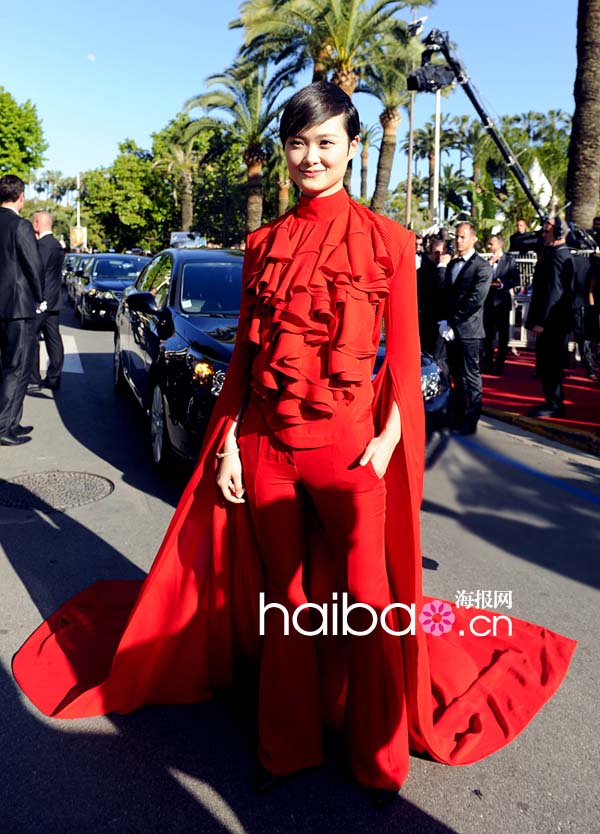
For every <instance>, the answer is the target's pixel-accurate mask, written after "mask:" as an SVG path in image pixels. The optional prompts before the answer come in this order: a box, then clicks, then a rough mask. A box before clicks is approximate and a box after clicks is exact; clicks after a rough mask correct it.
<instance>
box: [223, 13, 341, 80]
mask: <svg viewBox="0 0 600 834" xmlns="http://www.w3.org/2000/svg"><path fill="white" fill-rule="evenodd" d="M325 9H326V3H325V2H319V0H245V2H243V3H242V5H241V7H240V17H239V18H237V19H236V20H232V21H231V22H230V23H229V28H230V29H244V46H243V47H242V48H241V49H240V52H239V57H240V59H241V60H244V61H250V62H259V63H267V62H269V61H272V62H273V63H274V64H276V65H279V64H281V63H282V62H286V63H284V68H283V70H281V69H280V70H279V71H278V75H280V76H285V77H286V78H293V77H295V76H296V75H298V74H299V73H300V72H302V71H303V70H306V69H309V68H310V67H312V70H313V77H312V80H313V81H322V80H325V79H326V78H327V69H326V68H325V65H324V63H323V57H324V55H325V54H327V52H328V50H329V49H330V46H329V44H328V43H327V42H326V39H325V34H324V29H323V27H322V26H321V25H320V24H321V20H322V17H323V14H324V12H325Z"/></svg>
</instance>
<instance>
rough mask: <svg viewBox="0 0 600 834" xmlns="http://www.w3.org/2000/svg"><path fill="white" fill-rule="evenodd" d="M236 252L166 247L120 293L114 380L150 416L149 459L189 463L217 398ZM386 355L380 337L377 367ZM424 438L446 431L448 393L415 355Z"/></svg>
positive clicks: (231, 320) (233, 317)
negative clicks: (423, 415)
mask: <svg viewBox="0 0 600 834" xmlns="http://www.w3.org/2000/svg"><path fill="white" fill-rule="evenodd" d="M242 261H243V253H242V252H238V251H235V250H222V249H201V248H199V249H168V250H166V251H164V252H161V253H160V254H158V255H157V256H156V257H155V258H153V260H152V261H151V262H150V263H149V264H148V266H147V267H146V268H145V269H144V271H143V272H142V273H141V274H140V276H139V278H138V279H137V281H136V282H135V284H134V285H133V286H131V287H129V288H128V289H126V290H125V293H124V295H123V299H122V301H121V303H120V305H119V309H118V312H117V318H116V328H115V352H114V377H113V381H114V384H115V387H116V388H117V389H125V388H126V387H127V385H128V386H129V387H130V388H131V390H132V391H133V393H134V394H135V396H136V398H137V400H138V401H139V403H140V404H141V405H142V407H143V408H144V410H145V411H146V413H147V414H148V415H149V433H150V440H151V449H152V456H153V459H154V461H155V463H157V464H158V465H162V464H165V463H167V462H168V461H169V460H170V459H172V458H173V457H174V456H178V457H179V456H181V457H184V458H187V459H189V460H192V461H194V460H195V459H196V458H197V456H198V451H199V449H200V445H201V443H202V437H203V435H204V432H205V429H206V426H207V423H208V420H209V418H210V415H211V413H212V409H213V406H214V403H215V399H216V397H217V396H218V394H219V392H220V390H221V387H222V385H223V380H224V379H225V373H226V371H227V366H228V364H229V359H230V357H231V353H232V351H233V346H234V343H235V336H236V331H237V317H238V314H239V304H240V296H241V276H242ZM384 354H385V340H384V339H382V343H381V347H380V349H379V353H378V357H377V363H376V366H375V367H376V369H377V368H378V367H379V365H380V364H381V361H382V359H383V356H384ZM421 389H422V393H423V400H424V407H425V413H426V420H427V428H428V433H429V434H431V433H432V432H433V431H436V430H441V429H443V428H444V427H445V426H446V425H447V421H448V410H449V402H450V388H449V385H448V379H447V376H446V373H445V372H444V369H443V366H442V365H441V364H439V363H438V362H436V361H435V360H433V359H432V358H431V357H429V356H427V355H426V354H422V356H421Z"/></svg>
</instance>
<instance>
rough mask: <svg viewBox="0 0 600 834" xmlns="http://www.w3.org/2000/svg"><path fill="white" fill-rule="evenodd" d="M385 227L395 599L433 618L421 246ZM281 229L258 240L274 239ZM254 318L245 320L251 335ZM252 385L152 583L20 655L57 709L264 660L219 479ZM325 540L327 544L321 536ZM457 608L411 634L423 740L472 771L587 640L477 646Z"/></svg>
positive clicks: (531, 633)
mask: <svg viewBox="0 0 600 834" xmlns="http://www.w3.org/2000/svg"><path fill="white" fill-rule="evenodd" d="M353 205H354V204H353ZM355 210H356V211H358V210H359V209H358V208H356V209H355ZM360 211H361V212H365V211H366V210H364V209H360ZM370 217H371V222H372V223H374V224H375V226H377V228H378V230H379V232H380V233H381V235H382V238H383V240H384V241H385V242H386V248H387V251H388V252H390V253H395V254H390V258H391V259H392V260H393V261H394V262H395V264H396V270H395V276H396V278H397V281H398V286H399V287H401V293H400V292H397V294H396V303H395V304H394V305H393V307H390V309H388V310H387V314H386V323H387V324H386V326H387V329H388V335H389V331H390V329H391V326H393V328H394V331H395V333H397V334H402V338H401V339H397V340H396V341H395V342H393V343H391V342H390V340H389V339H388V351H387V356H386V360H385V362H384V364H383V366H382V368H381V370H380V372H379V374H378V377H377V379H376V382H375V400H374V413H375V421H376V423H375V424H376V426H377V425H379V426H381V424H382V423H383V422H385V419H386V417H387V414H388V412H389V407H390V403H391V400H392V398H393V399H394V400H395V401H396V402H397V403H398V405H399V408H400V413H401V420H402V439H401V441H400V443H399V444H398V446H397V448H396V450H395V452H394V455H393V457H392V459H391V461H390V464H389V467H388V471H387V473H386V476H385V479H386V487H387V508H388V512H387V521H386V551H387V563H388V573H389V579H390V585H391V588H392V592H393V596H394V599H395V600H397V601H399V602H402V603H404V604H409V603H413V602H414V603H415V606H416V611H417V614H418V613H419V612H420V611H421V609H422V607H423V604H424V603H426V602H427V598H423V596H422V587H421V575H422V570H421V548H420V541H419V510H420V505H421V498H422V483H423V458H424V455H423V448H424V426H423V424H424V420H423V402H422V396H421V391H420V375H419V367H420V362H419V354H418V330H417V316H416V297H415V285H416V282H415V280H414V259H413V257H412V252H413V251H414V243H413V236H412V235H410V234H409V233H407V232H406V231H405V230H403V229H402V228H401V227H399V226H397V225H396V224H393V223H391V221H387V220H385V219H384V218H376V219H373V216H372V215H370ZM268 229H269V227H265V228H264V229H261V230H259V232H257V233H255V234H256V240H257V241H258V242H259V243H260V241H261V240H263V237H264V235H265V234H267V233H268ZM250 260H251V258H250ZM249 271H251V270H250V267H248V268H246V266H245V273H246V275H247V274H248V272H249ZM247 324H248V323H247V322H246V321H245V320H244V316H243V314H242V316H241V317H240V329H239V332H242V331H243V328H244V327H246V326H247ZM246 386H247V362H246V360H245V358H244V357H243V356H242V355H241V351H236V353H234V357H233V359H232V362H231V365H230V367H229V370H228V374H227V379H226V383H225V385H224V387H223V391H222V393H221V395H220V396H219V399H218V401H217V405H216V408H215V412H214V414H213V418H212V420H211V423H210V426H209V429H208V431H207V436H206V439H205V443H204V446H203V450H202V453H201V457H200V460H199V462H198V465H197V467H196V470H195V472H194V474H193V476H192V479H191V481H190V482H189V484H188V485H187V487H186V489H185V492H184V493H183V496H182V498H181V500H180V502H179V505H178V507H177V509H176V512H175V514H174V516H173V519H172V521H171V524H170V526H169V528H168V530H167V533H166V535H165V538H164V540H163V542H162V545H161V547H160V550H159V552H158V555H157V557H156V559H155V561H154V563H153V565H152V568H151V570H150V573H149V575H148V577H147V579H146V580H145V581H144V582H131V581H127V582H125V581H115V582H97V583H96V584H94V585H92V586H91V587H89V588H88V589H86V590H85V591H83V592H81V593H80V594H78V595H77V596H75V597H74V598H73V599H71V600H70V601H69V602H67V603H65V604H64V605H63V606H62V607H61V608H60V609H59V610H58V611H57V612H56V613H55V614H53V615H52V616H51V617H49V619H48V620H46V621H45V622H44V623H42V625H41V626H40V627H39V628H38V629H37V630H36V631H35V632H34V633H33V634H32V635H31V637H29V639H28V640H27V641H26V642H25V644H24V645H23V646H22V647H21V649H20V650H19V651H18V652H17V654H16V655H15V658H14V661H13V673H14V676H15V678H16V680H17V682H18V684H19V686H20V687H21V688H22V690H23V691H24V692H25V694H26V695H27V696H28V697H29V698H30V700H31V701H32V702H33V703H34V704H35V705H36V706H37V707H38V708H39V709H40V710H41V711H42V712H43V713H44V714H46V715H49V716H54V717H56V718H80V717H85V716H91V715H99V714H105V713H110V712H118V713H127V712H131V711H132V710H135V709H137V708H138V707H141V706H143V705H146V704H176V703H178V704H181V703H193V702H197V701H201V700H204V699H207V698H210V697H211V696H212V695H213V694H214V693H215V692H217V691H219V690H222V689H224V688H227V687H229V686H231V685H232V682H233V679H234V671H235V669H237V668H238V665H239V664H242V663H245V662H248V661H249V662H250V663H254V664H255V663H256V662H257V661H258V657H259V650H260V643H259V627H258V599H259V592H260V590H261V588H262V574H261V568H260V561H259V558H258V555H257V550H256V544H255V539H254V533H253V528H252V522H251V518H250V513H249V509H248V505H247V504H242V505H228V506H227V507H225V506H224V503H223V501H222V500H219V496H218V492H217V487H216V484H215V471H216V458H215V453H216V452H217V451H218V449H219V448H220V446H221V445H222V441H223V438H224V436H225V434H226V432H227V431H228V429H229V427H230V425H231V420H232V417H233V416H234V415H235V414H237V408H238V406H239V391H240V390H245V387H246ZM314 546H315V548H318V547H321V546H323V543H322V541H321V540H320V537H319V531H318V530H317V531H316V532H315V536H314ZM452 607H453V610H454V614H455V616H456V622H455V623H454V627H453V628H452V630H451V631H449V632H448V633H446V634H443V635H441V636H435V637H434V636H431V635H429V634H426V633H425V631H424V630H423V629H422V628H421V627H420V626H419V625H417V628H416V633H415V635H414V636H407V637H403V638H399V639H402V645H403V650H404V669H405V678H406V701H407V704H408V710H409V725H410V741H411V747H412V748H413V749H414V750H416V751H419V752H427V753H429V754H430V755H431V756H432V757H433V758H434V759H437V760H438V761H441V762H445V763H447V764H469V763H471V762H474V761H478V760H479V759H481V758H483V757H484V756H487V755H488V754H490V753H492V752H494V751H495V750H498V749H499V748H501V747H503V746H504V745H505V744H508V743H509V742H510V741H511V740H512V739H513V738H514V737H515V736H516V735H517V734H518V733H519V732H520V731H521V730H522V729H523V728H524V727H525V726H526V725H527V724H528V723H529V721H530V720H531V719H532V718H533V716H534V715H535V713H536V712H537V711H538V710H539V709H540V708H541V707H542V706H543V704H544V703H545V702H546V701H547V700H548V699H549V698H550V697H551V696H552V695H553V693H554V692H555V691H556V689H557V688H558V686H559V685H560V683H561V681H562V679H563V678H564V676H565V674H566V671H567V668H568V665H569V661H570V658H571V655H572V653H573V651H574V648H575V641H573V640H570V639H568V638H565V637H562V636H560V635H558V634H556V633H554V632H551V631H548V630H547V629H545V628H542V627H540V626H536V625H534V624H531V623H528V622H525V621H522V620H517V619H514V618H511V619H512V627H513V632H512V636H511V637H503V636H489V637H474V636H473V635H472V634H471V632H470V630H469V623H470V621H471V620H472V618H473V617H474V616H475V615H477V614H483V615H489V614H490V612H489V611H478V610H477V609H470V610H467V609H465V608H456V607H455V606H452Z"/></svg>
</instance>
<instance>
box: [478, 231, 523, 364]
mask: <svg viewBox="0 0 600 834" xmlns="http://www.w3.org/2000/svg"><path fill="white" fill-rule="evenodd" d="M488 252H490V253H491V258H490V259H489V261H488V263H489V264H490V266H491V267H492V283H491V286H490V291H489V292H488V294H487V298H486V299H485V304H484V305H483V329H484V330H485V341H484V343H483V363H484V373H489V374H494V375H495V376H502V373H503V369H504V362H505V360H506V354H507V353H508V335H509V330H510V326H509V319H510V311H511V309H512V306H513V293H512V291H513V290H514V288H515V287H518V286H519V284H520V283H521V278H520V275H519V268H518V267H517V264H516V262H515V260H514V258H513V256H512V255H509V254H507V253H505V252H504V239H503V238H502V235H492V236H491V238H490V239H489V241H488ZM496 334H498V350H497V353H496V361H495V362H494V339H495V337H496Z"/></svg>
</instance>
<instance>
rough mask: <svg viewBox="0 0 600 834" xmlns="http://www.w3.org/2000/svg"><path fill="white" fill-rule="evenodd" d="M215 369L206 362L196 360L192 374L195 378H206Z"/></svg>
mask: <svg viewBox="0 0 600 834" xmlns="http://www.w3.org/2000/svg"><path fill="white" fill-rule="evenodd" d="M214 372H215V369H214V368H213V366H212V365H210V364H209V363H208V362H196V364H195V365H194V376H195V377H196V379H206V378H207V377H209V376H212V375H213V374H214Z"/></svg>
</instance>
